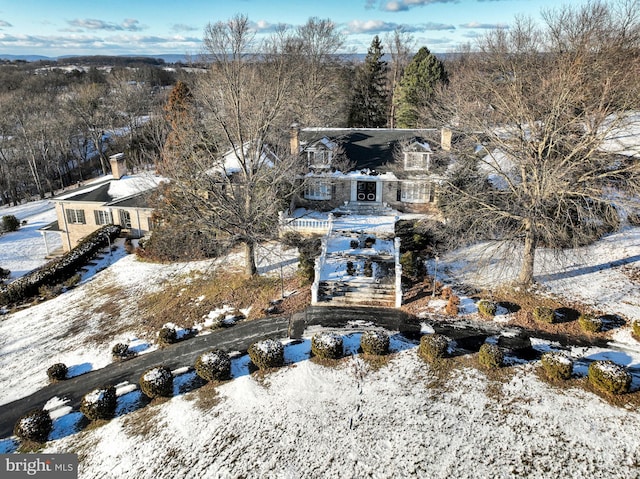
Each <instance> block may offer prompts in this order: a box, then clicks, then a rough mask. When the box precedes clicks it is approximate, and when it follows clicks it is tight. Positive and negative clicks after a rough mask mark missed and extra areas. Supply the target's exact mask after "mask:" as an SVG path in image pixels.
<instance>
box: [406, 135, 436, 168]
mask: <svg viewBox="0 0 640 479" xmlns="http://www.w3.org/2000/svg"><path fill="white" fill-rule="evenodd" d="M403 154H404V169H405V170H408V171H418V170H419V171H429V168H430V167H431V148H430V147H429V144H428V143H420V142H417V141H416V142H414V143H412V144H410V145H409V146H408V147H407V148H406V149H405V150H404V152H403Z"/></svg>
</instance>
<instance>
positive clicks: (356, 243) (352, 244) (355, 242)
mask: <svg viewBox="0 0 640 479" xmlns="http://www.w3.org/2000/svg"><path fill="white" fill-rule="evenodd" d="M349 246H350V247H351V249H358V247H359V246H360V242H359V241H358V240H355V239H352V240H351V241H349Z"/></svg>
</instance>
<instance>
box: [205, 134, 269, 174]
mask: <svg viewBox="0 0 640 479" xmlns="http://www.w3.org/2000/svg"><path fill="white" fill-rule="evenodd" d="M252 145H253V144H252V143H251V142H250V141H247V142H245V143H244V145H243V146H242V149H243V153H244V156H245V159H246V161H250V158H251V153H250V151H249V149H250V148H251V147H252ZM242 156H243V155H241V154H240V151H239V148H236V149H234V148H232V149H230V150H228V151H227V152H226V153H225V154H224V155H222V162H221V163H222V164H221V165H218V166H215V167H213V168H212V169H211V170H210V171H212V172H221V171H224V172H225V173H226V174H227V175H229V174H231V173H238V172H240V171H242V170H243V169H244V167H243V166H242V164H241V162H240V159H241V157H242ZM277 159H278V157H277V156H276V154H275V153H274V152H273V151H272V150H271V149H270V148H269V147H268V146H267V145H263V147H262V153H261V155H260V165H259V166H269V167H272V166H273V164H274V162H275V161H276V160H277Z"/></svg>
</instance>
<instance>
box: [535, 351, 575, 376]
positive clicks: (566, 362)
mask: <svg viewBox="0 0 640 479" xmlns="http://www.w3.org/2000/svg"><path fill="white" fill-rule="evenodd" d="M540 362H541V364H542V369H544V372H545V374H546V375H547V377H548V378H549V379H553V380H555V381H558V380H566V379H570V378H571V374H572V373H573V361H571V359H570V358H569V357H568V356H567V355H566V354H564V353H561V352H558V351H549V352H547V353H544V354H543V355H542V358H540Z"/></svg>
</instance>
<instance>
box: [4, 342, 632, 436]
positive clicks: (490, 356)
mask: <svg viewBox="0 0 640 479" xmlns="http://www.w3.org/2000/svg"><path fill="white" fill-rule="evenodd" d="M389 345H390V340H389V335H388V334H387V333H385V332H383V331H366V332H364V333H363V334H362V337H361V340H360V347H361V349H362V351H363V352H364V353H366V354H372V355H385V354H388V352H389ZM116 346H119V345H116ZM116 346H114V354H115V353H116ZM247 352H248V354H249V358H250V359H251V362H252V363H253V364H254V365H255V366H256V367H257V368H259V369H269V368H276V367H281V366H283V365H284V346H283V345H282V343H281V342H280V341H276V340H273V339H266V340H263V341H259V342H256V343H254V344H252V345H251V346H250V347H249V349H248V351H247ZM311 352H312V355H313V356H317V357H319V358H324V359H338V358H340V357H342V355H343V340H342V336H340V335H338V334H335V333H318V334H315V335H314V336H313V337H312V339H311ZM448 352H449V340H448V338H447V337H446V336H444V335H441V334H425V335H423V336H422V337H421V338H420V345H419V347H418V355H419V356H420V357H422V358H423V359H424V360H426V361H428V362H435V361H438V360H442V359H443V358H446V357H447V355H448ZM118 353H119V354H120V355H126V354H127V348H122V347H120V348H118ZM478 362H479V363H480V364H481V365H482V366H483V367H486V368H489V369H497V368H500V367H502V366H503V364H504V354H503V352H502V351H501V350H500V348H499V347H498V346H496V345H495V344H489V343H485V344H483V345H482V346H481V347H480V350H479V352H478ZM541 367H542V369H543V370H544V372H545V374H546V375H547V377H549V378H550V379H552V380H556V381H559V380H567V379H570V378H571V376H572V374H573V362H572V361H571V359H570V358H569V357H568V356H566V355H565V354H564V353H561V352H556V351H553V352H547V353H545V354H543V355H542V358H541ZM194 369H195V372H196V374H197V375H198V376H199V377H200V378H201V379H203V380H204V381H207V382H211V381H226V380H228V379H230V378H231V359H230V357H229V355H228V354H227V353H226V352H224V351H222V350H219V349H214V350H212V351H209V352H206V353H203V354H201V355H200V356H199V357H198V358H197V359H196V362H195V364H194ZM67 371H68V370H67V367H66V366H65V365H64V364H62V363H58V364H56V365H54V366H52V367H50V368H49V370H48V371H47V374H48V375H49V377H50V378H52V379H56V380H60V379H64V378H65V377H66V375H67ZM588 380H589V382H590V383H591V384H592V385H593V386H594V387H596V388H597V389H599V390H601V391H604V392H608V393H612V394H623V393H627V392H629V390H630V387H631V375H630V374H629V372H628V371H627V370H626V368H624V367H623V366H620V365H618V364H615V363H614V362H612V361H608V360H606V361H593V362H592V363H591V364H590V365H589V370H588ZM139 384H140V390H141V391H142V392H143V393H144V394H145V395H146V396H147V397H149V398H150V399H154V398H157V397H171V396H172V395H173V374H172V372H171V370H170V369H169V368H168V367H166V366H156V367H154V368H151V369H149V370H147V371H145V372H144V373H143V374H142V376H141V377H140V380H139ZM116 407H117V396H116V389H115V387H114V386H112V385H108V386H105V387H102V388H98V389H95V390H93V391H91V392H90V393H88V394H86V395H85V396H84V397H83V399H82V401H81V403H80V411H81V412H82V414H83V415H84V416H85V417H87V418H88V419H89V420H92V421H96V420H108V419H111V418H113V417H114V415H115V412H116ZM52 428H53V422H52V420H51V417H50V416H49V413H48V412H47V411H43V410H34V411H31V412H29V413H27V414H25V415H24V416H22V417H21V418H20V419H19V420H18V421H17V422H16V424H15V427H14V434H15V435H16V436H17V437H19V438H21V439H26V440H29V441H35V442H41V443H42V442H45V441H46V440H47V439H48V437H49V434H50V433H51V430H52Z"/></svg>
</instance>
